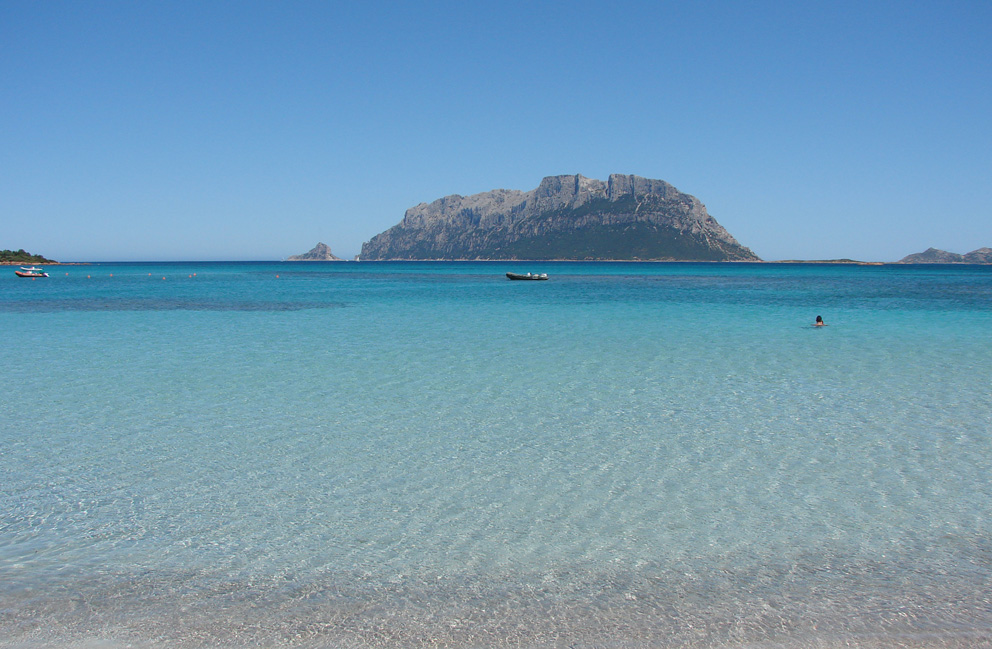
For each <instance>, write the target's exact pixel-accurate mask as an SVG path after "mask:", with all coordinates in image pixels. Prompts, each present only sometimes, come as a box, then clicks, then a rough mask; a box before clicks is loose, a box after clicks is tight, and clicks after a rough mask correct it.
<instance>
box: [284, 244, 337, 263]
mask: <svg viewBox="0 0 992 649" xmlns="http://www.w3.org/2000/svg"><path fill="white" fill-rule="evenodd" d="M286 261H344V260H343V259H341V258H340V257H335V256H334V255H333V254H332V253H331V249H330V247H329V246H328V245H327V244H324V243H318V244H317V245H316V246H314V247H313V249H311V250H310V252H305V253H303V254H302V255H293V256H292V257H286Z"/></svg>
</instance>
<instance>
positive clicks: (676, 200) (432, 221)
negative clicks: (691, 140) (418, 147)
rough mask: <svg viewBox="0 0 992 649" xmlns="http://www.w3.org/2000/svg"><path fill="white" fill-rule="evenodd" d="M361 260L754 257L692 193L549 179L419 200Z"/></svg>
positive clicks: (636, 181)
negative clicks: (528, 188) (525, 189)
mask: <svg viewBox="0 0 992 649" xmlns="http://www.w3.org/2000/svg"><path fill="white" fill-rule="evenodd" d="M361 258H362V259H363V260H377V259H378V260H385V259H535V260H540V259H544V260H553V259H561V260H570V259H574V260H597V259H599V260H693V261H758V257H757V256H756V255H755V254H754V253H753V252H751V251H750V250H749V249H748V248H745V247H744V246H742V245H740V244H739V243H738V242H737V241H736V240H735V239H734V238H733V237H732V236H731V235H730V233H729V232H727V231H726V230H725V229H724V228H723V227H722V226H721V225H720V224H719V223H717V222H716V220H714V219H713V217H711V216H710V215H709V214H707V213H706V207H705V206H703V204H702V203H701V202H700V201H699V200H698V199H696V198H695V197H694V196H690V195H688V194H683V193H681V192H679V191H678V190H677V189H675V187H673V186H672V185H670V184H668V183H666V182H665V181H663V180H651V179H649V178H641V177H639V176H629V175H622V174H613V175H611V176H610V178H609V180H608V181H606V182H603V181H601V180H595V179H592V178H585V177H583V176H580V175H575V176H549V177H547V178H545V179H544V180H542V181H541V184H540V186H538V187H537V188H536V189H533V190H531V191H528V192H522V191H519V190H509V189H496V190H493V191H491V192H485V193H482V194H475V195H473V196H467V197H466V196H458V195H453V196H446V197H444V198H441V199H438V200H436V201H434V202H433V203H430V204H427V203H421V204H420V205H417V206H416V207H412V208H410V209H409V210H407V211H406V215H405V216H404V217H403V220H402V221H401V222H400V223H399V224H398V225H396V226H394V227H392V228H390V229H389V230H386V231H385V232H383V233H381V234H379V235H376V236H375V237H373V238H372V239H371V240H370V241H368V242H367V243H365V244H364V245H363V246H362V255H361Z"/></svg>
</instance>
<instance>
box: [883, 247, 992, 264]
mask: <svg viewBox="0 0 992 649" xmlns="http://www.w3.org/2000/svg"><path fill="white" fill-rule="evenodd" d="M897 263H900V264H992V248H979V249H978V250H972V251H971V252H969V253H967V254H964V255H959V254H958V253H956V252H947V251H946V250H938V249H937V248H927V249H926V250H924V251H923V252H918V253H916V254H912V255H907V256H905V257H903V258H902V259H900V260H899V261H898V262H897Z"/></svg>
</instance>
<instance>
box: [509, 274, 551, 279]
mask: <svg viewBox="0 0 992 649" xmlns="http://www.w3.org/2000/svg"><path fill="white" fill-rule="evenodd" d="M506 276H507V277H509V278H510V279H529V280H541V279H548V274H547V273H527V274H526V275H524V274H522V273H507V274H506Z"/></svg>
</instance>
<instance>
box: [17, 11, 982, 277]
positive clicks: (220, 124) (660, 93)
mask: <svg viewBox="0 0 992 649" xmlns="http://www.w3.org/2000/svg"><path fill="white" fill-rule="evenodd" d="M990 35H992V2H989V1H988V0H983V1H981V2H967V1H961V2H954V1H943V2H927V1H922V2H903V1H892V2H870V1H869V2H847V1H831V2H793V1H783V2H760V1H759V2H678V3H670V2H658V1H654V2H648V1H625V0H618V1H616V2H611V3H602V2H590V1H586V0H578V1H570V2H539V1H534V0H528V1H526V2H516V1H513V2H493V3H474V2H465V1H464V0H458V1H452V2H432V1H430V0H427V1H418V2H399V1H397V2H382V1H380V0H371V1H366V2H283V1H279V2H276V1H272V2H248V1H245V2H222V1H210V2H202V1H197V2H157V1H149V2H132V1H130V0H129V1H127V2H115V1H100V2H58V1H49V2H29V1H27V0H7V1H5V2H3V3H0V72H2V75H0V79H2V85H0V93H2V95H0V132H2V134H3V135H2V141H0V142H2V145H0V248H15V249H16V248H24V249H26V250H29V251H31V252H36V253H41V254H45V255H48V256H51V257H54V258H57V259H61V260H67V261H68V260H140V259H145V260H171V259H174V260H211V259H282V258H284V257H286V256H288V255H291V254H296V253H300V252H304V251H306V250H308V249H309V248H310V247H312V246H313V245H314V244H316V243H317V241H324V242H325V243H327V244H328V245H330V246H331V248H332V249H333V250H334V252H335V253H336V254H338V255H339V256H348V257H351V256H353V255H355V254H356V253H358V252H359V250H360V248H361V244H362V242H363V241H367V240H368V239H369V238H371V237H372V236H374V235H375V234H378V233H379V232H381V231H383V230H385V229H387V228H389V227H391V226H393V225H395V224H396V223H397V222H399V220H400V219H401V218H402V216H403V213H404V211H405V210H406V209H407V208H409V207H411V206H413V205H416V204H417V203H420V202H430V201H433V200H435V199H437V198H440V197H442V196H445V195H448V194H462V195H468V194H473V193H477V192H482V191H488V190H491V189H495V188H512V189H522V190H528V189H532V188H534V187H536V186H537V184H538V183H539V182H540V180H541V178H542V177H543V176H547V175H556V174H574V173H581V174H583V175H585V176H588V177H591V178H600V179H605V178H606V177H607V175H609V174H610V173H633V174H637V175H640V176H646V177H650V178H661V179H664V180H667V181H668V182H670V183H672V184H673V185H675V186H676V187H677V188H679V189H680V190H682V191H684V192H688V193H690V194H693V195H695V196H696V197H698V198H699V199H700V200H702V201H703V203H705V204H706V206H707V208H708V210H709V212H710V214H711V215H712V216H713V217H714V218H716V219H717V220H718V221H719V222H720V223H721V224H723V225H724V226H725V227H726V228H727V229H728V230H729V231H730V232H731V233H732V234H733V235H734V236H736V237H737V239H738V240H739V241H740V242H741V243H743V244H744V245H746V246H749V247H751V248H752V249H753V250H754V251H755V252H756V253H757V254H758V255H760V256H761V257H762V258H765V259H786V258H802V259H821V258H838V257H852V258H856V259H866V260H885V261H888V260H895V259H899V258H901V257H903V256H904V255H906V254H909V253H912V252H919V251H921V250H923V249H925V248H927V247H930V246H935V247H938V248H943V249H947V250H951V251H953V252H962V253H963V252H969V251H970V250H972V249H975V248H978V247H981V246H992V36H990Z"/></svg>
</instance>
